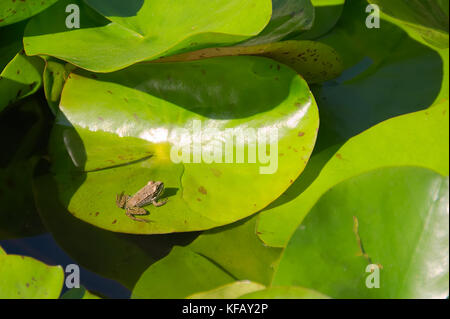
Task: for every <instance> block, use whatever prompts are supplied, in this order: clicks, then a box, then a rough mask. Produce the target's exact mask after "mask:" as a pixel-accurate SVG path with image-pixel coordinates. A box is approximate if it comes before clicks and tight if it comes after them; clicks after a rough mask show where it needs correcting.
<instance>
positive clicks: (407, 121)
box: [258, 101, 449, 247]
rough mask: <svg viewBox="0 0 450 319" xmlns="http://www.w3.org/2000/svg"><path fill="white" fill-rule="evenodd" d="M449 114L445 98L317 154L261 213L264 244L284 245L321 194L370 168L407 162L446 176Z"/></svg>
mask: <svg viewBox="0 0 450 319" xmlns="http://www.w3.org/2000/svg"><path fill="white" fill-rule="evenodd" d="M448 112H449V106H448V101H447V102H444V103H442V104H440V105H438V106H435V107H433V108H431V109H429V110H425V111H421V112H417V113H413V114H408V115H403V116H400V117H397V118H394V119H390V120H388V121H385V122H383V123H381V124H378V125H376V126H375V127H373V128H371V129H369V130H367V131H366V132H364V133H362V134H360V135H358V136H356V137H354V138H352V139H350V140H349V141H348V142H346V143H345V144H344V145H342V146H334V147H330V148H328V149H325V150H324V151H322V152H320V153H317V154H315V155H314V156H313V157H312V158H311V160H310V162H309V164H308V167H307V169H306V170H305V172H304V173H303V174H302V176H301V177H300V178H299V179H298V180H297V181H296V183H295V184H294V185H293V186H292V187H291V188H289V190H288V191H287V192H286V193H285V194H284V195H283V196H282V197H280V199H279V200H278V201H276V202H274V203H273V205H271V206H269V208H268V209H267V210H266V211H264V212H263V213H261V214H260V215H259V217H260V220H259V223H258V231H259V234H260V237H261V238H262V239H263V241H264V242H265V243H266V244H269V245H271V246H278V247H284V246H285V245H286V243H287V241H288V240H289V237H290V235H291V234H292V233H293V232H294V230H295V229H296V228H297V226H298V225H299V224H300V223H301V221H302V219H303V218H304V217H305V216H306V214H307V213H308V211H309V210H310V209H311V207H312V206H313V205H314V203H315V202H316V201H317V200H318V199H319V197H320V196H321V195H322V194H323V193H325V192H326V191H327V190H328V189H329V188H330V187H332V186H334V185H336V184H337V183H339V182H341V181H343V180H345V179H348V178H350V177H352V176H355V175H358V174H361V173H363V172H366V171H369V170H373V169H376V168H380V167H386V166H403V165H408V166H421V167H426V168H430V169H433V170H435V171H437V172H439V173H440V174H442V175H448V172H449V165H448V161H449V146H448V145H449V134H448V130H449V117H448ZM418 128H420V129H418ZM367 145H370V147H367Z"/></svg>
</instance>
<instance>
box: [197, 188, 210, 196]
mask: <svg viewBox="0 0 450 319" xmlns="http://www.w3.org/2000/svg"><path fill="white" fill-rule="evenodd" d="M198 191H199V192H200V193H202V194H203V195H206V194H208V192H207V191H206V189H205V188H204V187H203V186H200V187H199V188H198Z"/></svg>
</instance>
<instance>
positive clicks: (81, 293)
mask: <svg viewBox="0 0 450 319" xmlns="http://www.w3.org/2000/svg"><path fill="white" fill-rule="evenodd" d="M60 299H102V298H100V297H99V296H96V295H94V294H93V293H91V292H89V291H88V290H86V288H85V287H83V286H81V287H80V288H72V289H70V290H68V291H66V292H65V293H64V294H63V295H62V296H61V298H60Z"/></svg>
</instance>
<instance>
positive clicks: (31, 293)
mask: <svg viewBox="0 0 450 319" xmlns="http://www.w3.org/2000/svg"><path fill="white" fill-rule="evenodd" d="M63 282H64V272H63V269H62V268H61V267H60V266H48V265H46V264H44V263H42V262H40V261H38V260H36V259H33V258H30V257H24V256H18V255H6V254H0V298H2V299H57V298H58V297H59V294H60V293H61V289H62V287H63Z"/></svg>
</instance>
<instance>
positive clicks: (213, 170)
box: [211, 168, 222, 177]
mask: <svg viewBox="0 0 450 319" xmlns="http://www.w3.org/2000/svg"><path fill="white" fill-rule="evenodd" d="M211 172H212V173H213V174H214V176H216V177H220V176H221V175H222V172H221V171H219V170H218V169H216V168H211Z"/></svg>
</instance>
